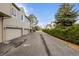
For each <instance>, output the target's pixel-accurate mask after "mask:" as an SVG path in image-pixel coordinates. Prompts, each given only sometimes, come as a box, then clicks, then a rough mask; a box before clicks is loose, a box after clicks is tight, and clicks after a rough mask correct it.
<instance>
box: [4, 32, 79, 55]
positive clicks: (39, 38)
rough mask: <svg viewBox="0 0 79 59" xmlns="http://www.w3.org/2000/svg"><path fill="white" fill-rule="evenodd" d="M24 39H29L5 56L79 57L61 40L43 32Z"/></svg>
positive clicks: (76, 52) (31, 34)
mask: <svg viewBox="0 0 79 59" xmlns="http://www.w3.org/2000/svg"><path fill="white" fill-rule="evenodd" d="M22 38H25V39H27V40H26V41H25V42H24V43H23V44H22V45H20V46H19V47H16V48H13V49H11V50H10V51H9V52H7V53H6V54H4V55H5V56H79V51H77V50H74V49H72V48H70V47H69V46H67V45H66V44H64V43H63V42H61V41H60V40H59V39H57V38H55V37H53V36H50V35H48V34H46V33H43V32H34V33H30V34H29V35H26V36H24V37H22Z"/></svg>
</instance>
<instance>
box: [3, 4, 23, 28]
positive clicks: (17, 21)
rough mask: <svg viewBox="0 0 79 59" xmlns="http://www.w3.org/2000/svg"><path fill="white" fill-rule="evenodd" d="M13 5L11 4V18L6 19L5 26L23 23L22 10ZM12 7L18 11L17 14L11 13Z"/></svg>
mask: <svg viewBox="0 0 79 59" xmlns="http://www.w3.org/2000/svg"><path fill="white" fill-rule="evenodd" d="M10 5H11V6H10V8H9V9H10V11H9V12H10V16H11V18H9V19H5V20H4V26H5V27H7V26H8V27H20V28H21V27H22V24H21V22H22V21H21V20H20V17H21V16H20V11H19V10H17V9H16V8H15V7H14V6H13V5H12V4H10ZM12 8H13V9H14V10H15V11H16V16H13V15H11V11H12Z"/></svg>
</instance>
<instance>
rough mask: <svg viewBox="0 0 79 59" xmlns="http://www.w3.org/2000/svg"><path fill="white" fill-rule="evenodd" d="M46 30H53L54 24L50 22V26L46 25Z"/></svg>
mask: <svg viewBox="0 0 79 59" xmlns="http://www.w3.org/2000/svg"><path fill="white" fill-rule="evenodd" d="M46 28H48V29H53V28H55V23H53V22H51V23H50V24H47V25H46Z"/></svg>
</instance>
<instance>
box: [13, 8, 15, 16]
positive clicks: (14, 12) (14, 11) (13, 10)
mask: <svg viewBox="0 0 79 59" xmlns="http://www.w3.org/2000/svg"><path fill="white" fill-rule="evenodd" d="M12 15H13V16H16V10H15V9H13V8H12Z"/></svg>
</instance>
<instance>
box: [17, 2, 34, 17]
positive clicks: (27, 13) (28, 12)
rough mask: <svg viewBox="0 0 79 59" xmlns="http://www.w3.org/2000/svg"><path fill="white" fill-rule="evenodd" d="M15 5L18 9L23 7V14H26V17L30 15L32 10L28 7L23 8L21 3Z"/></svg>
mask: <svg viewBox="0 0 79 59" xmlns="http://www.w3.org/2000/svg"><path fill="white" fill-rule="evenodd" d="M16 5H17V6H19V7H23V9H24V11H25V14H26V15H27V16H28V15H29V14H30V13H31V11H32V10H33V9H32V8H29V7H27V6H25V5H23V4H22V3H16Z"/></svg>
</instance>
